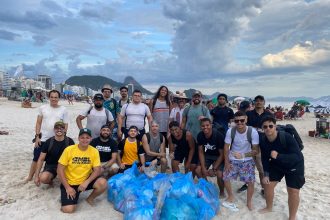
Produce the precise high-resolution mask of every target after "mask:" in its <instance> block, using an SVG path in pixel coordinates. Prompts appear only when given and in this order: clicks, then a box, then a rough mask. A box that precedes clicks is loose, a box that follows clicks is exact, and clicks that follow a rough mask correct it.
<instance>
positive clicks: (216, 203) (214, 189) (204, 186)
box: [196, 179, 220, 213]
mask: <svg viewBox="0 0 330 220" xmlns="http://www.w3.org/2000/svg"><path fill="white" fill-rule="evenodd" d="M196 186H197V189H198V191H197V196H198V197H199V198H201V199H203V200H204V201H205V202H206V203H207V204H209V205H210V206H211V207H212V209H213V211H214V212H215V213H217V212H218V211H219V207H220V199H219V189H218V186H216V185H215V184H214V183H211V182H208V181H206V180H205V179H199V181H198V183H197V185H196Z"/></svg>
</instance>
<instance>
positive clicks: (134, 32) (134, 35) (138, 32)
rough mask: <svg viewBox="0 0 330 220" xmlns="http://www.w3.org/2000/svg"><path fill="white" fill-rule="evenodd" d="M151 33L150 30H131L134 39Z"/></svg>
mask: <svg viewBox="0 0 330 220" xmlns="http://www.w3.org/2000/svg"><path fill="white" fill-rule="evenodd" d="M150 34H151V33H150V32H149V31H133V32H131V35H132V38H134V39H142V38H144V37H146V36H148V35H150Z"/></svg>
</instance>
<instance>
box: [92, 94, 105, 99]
mask: <svg viewBox="0 0 330 220" xmlns="http://www.w3.org/2000/svg"><path fill="white" fill-rule="evenodd" d="M93 100H104V97H103V95H102V94H101V93H97V94H95V95H94V98H93Z"/></svg>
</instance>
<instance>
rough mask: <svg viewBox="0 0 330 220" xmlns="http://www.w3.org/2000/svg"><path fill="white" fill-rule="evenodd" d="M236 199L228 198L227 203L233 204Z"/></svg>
mask: <svg viewBox="0 0 330 220" xmlns="http://www.w3.org/2000/svg"><path fill="white" fill-rule="evenodd" d="M234 200H235V199H234V197H233V196H228V198H227V199H226V201H227V202H230V203H233V202H234Z"/></svg>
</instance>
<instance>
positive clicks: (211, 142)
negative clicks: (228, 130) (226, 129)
mask: <svg viewBox="0 0 330 220" xmlns="http://www.w3.org/2000/svg"><path fill="white" fill-rule="evenodd" d="M224 139H225V138H224V137H223V135H222V134H221V133H220V132H218V131H217V130H214V129H213V130H212V135H211V137H210V138H206V137H205V134H204V133H203V132H202V131H201V132H199V134H198V136H197V143H198V146H200V145H202V146H203V150H204V152H205V156H217V157H218V156H220V155H219V149H223V147H224V144H225V141H224Z"/></svg>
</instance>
